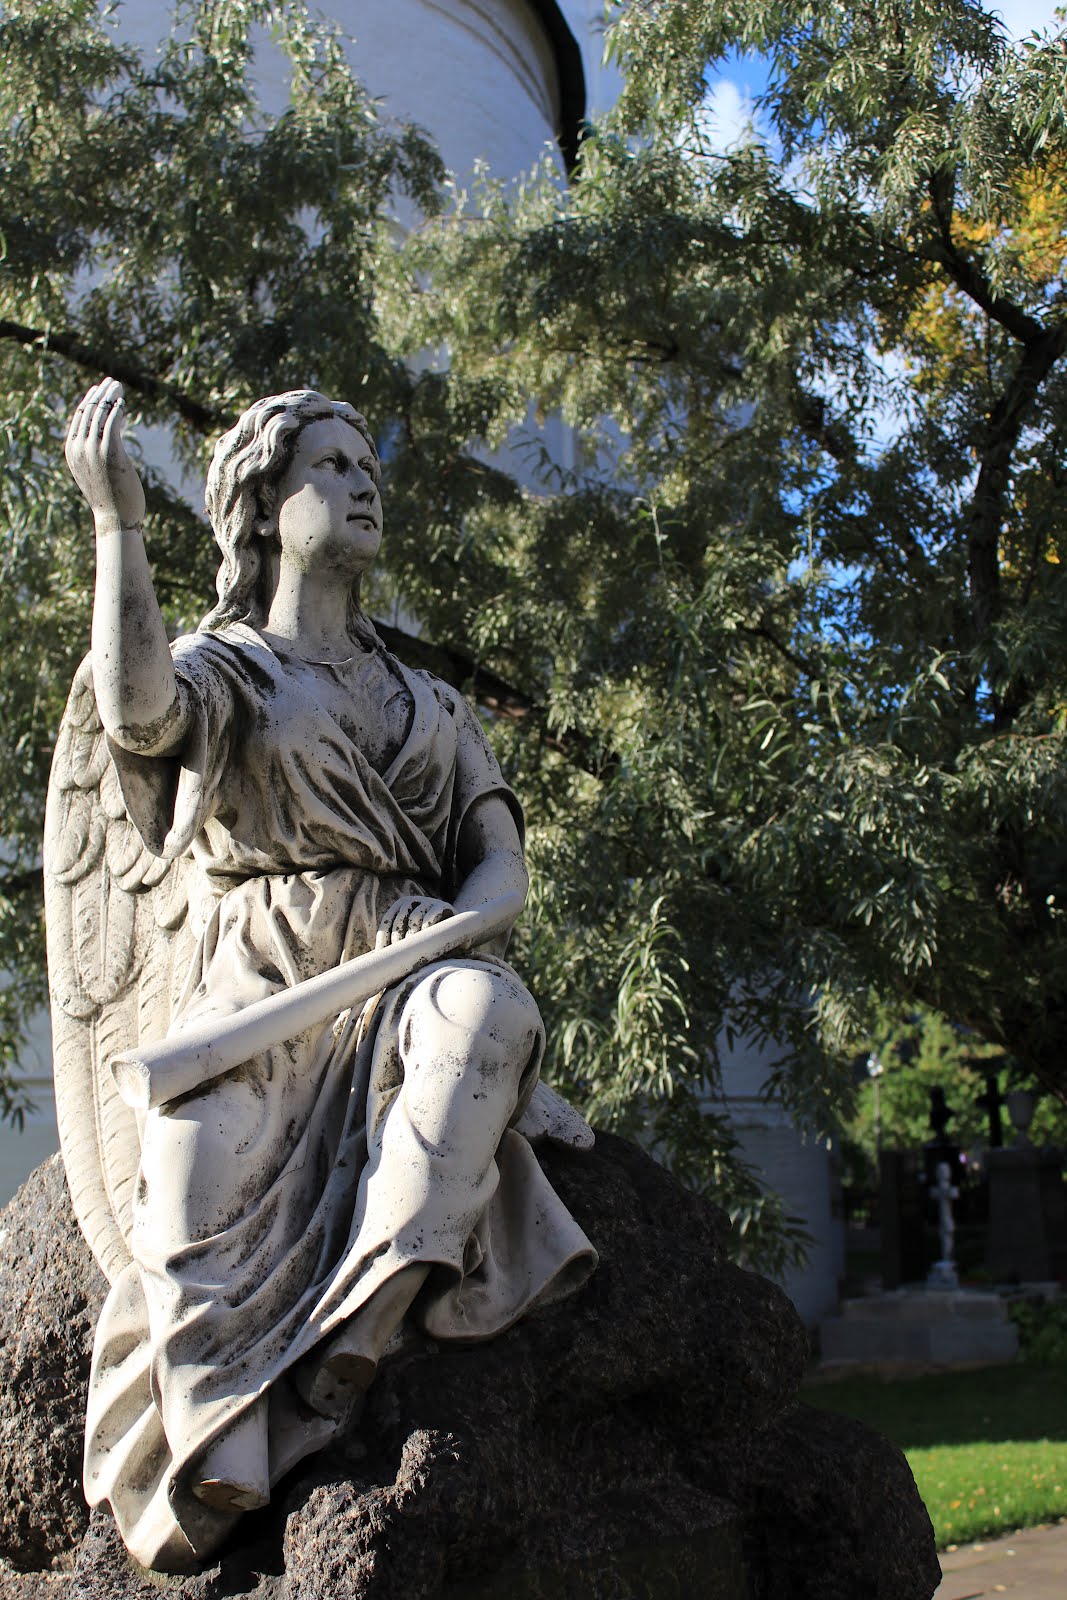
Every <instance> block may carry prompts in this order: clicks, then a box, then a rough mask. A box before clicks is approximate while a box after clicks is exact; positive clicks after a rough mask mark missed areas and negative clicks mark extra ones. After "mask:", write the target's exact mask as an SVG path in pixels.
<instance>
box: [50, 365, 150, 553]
mask: <svg viewBox="0 0 1067 1600" xmlns="http://www.w3.org/2000/svg"><path fill="white" fill-rule="evenodd" d="M125 420H126V409H125V406H124V405H123V400H122V388H121V385H120V384H118V383H116V381H115V379H114V378H105V379H104V381H103V382H102V383H97V384H94V385H93V387H92V388H91V389H90V390H89V392H88V394H87V395H86V396H85V398H84V399H83V400H82V401H81V403H80V404H79V406H78V408H77V410H76V411H75V413H74V416H73V417H72V419H71V424H70V430H69V432H68V433H67V447H66V456H67V465H68V467H69V468H70V470H71V473H72V474H73V477H74V481H75V483H76V484H77V485H78V488H79V489H80V490H81V492H82V494H83V495H84V496H85V498H86V500H88V502H89V504H90V506H91V507H92V511H93V516H94V517H95V518H96V528H97V532H98V533H109V532H113V531H115V530H117V529H118V528H139V527H140V526H141V524H142V522H143V521H144V490H143V488H142V487H141V480H140V478H139V477H138V476H137V473H136V472H135V470H134V467H133V463H132V462H131V460H130V458H129V456H128V455H127V454H126V449H125V446H124V445H123V443H122V427H123V423H124V422H125Z"/></svg>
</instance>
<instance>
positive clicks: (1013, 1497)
mask: <svg viewBox="0 0 1067 1600" xmlns="http://www.w3.org/2000/svg"><path fill="white" fill-rule="evenodd" d="M803 1398H804V1399H805V1400H806V1401H807V1403H808V1404H809V1405H813V1406H821V1407H822V1408H823V1410H825V1411H837V1412H842V1413H844V1415H846V1416H849V1417H858V1418H860V1420H861V1421H863V1422H869V1423H870V1424H871V1426H872V1427H874V1428H877V1429H878V1431H879V1432H880V1433H884V1434H885V1435H886V1436H887V1437H888V1438H890V1439H892V1440H893V1441H894V1443H896V1444H898V1445H900V1447H901V1449H902V1450H903V1451H904V1453H905V1455H906V1456H907V1458H908V1463H909V1465H910V1467H911V1470H912V1472H913V1473H914V1474H915V1481H916V1483H917V1484H918V1486H919V1493H920V1494H921V1495H922V1497H923V1499H924V1500H925V1502H926V1507H927V1510H928V1511H929V1513H930V1517H931V1520H932V1521H933V1524H934V1530H935V1532H936V1534H937V1543H938V1547H939V1548H940V1549H944V1547H945V1546H946V1545H952V1544H965V1543H967V1542H969V1541H970V1540H972V1539H982V1538H986V1537H989V1536H990V1535H994V1534H998V1533H1008V1532H1010V1531H1011V1530H1012V1529H1013V1528H1026V1527H1033V1526H1034V1524H1035V1523H1039V1522H1054V1521H1056V1519H1057V1518H1059V1517H1065V1516H1067V1367H1062V1366H1057V1367H1037V1366H1032V1365H1029V1364H1027V1365H1023V1364H1020V1365H1018V1366H1010V1367H985V1368H982V1369H981V1370H979V1371H973V1372H944V1373H933V1374H930V1375H929V1376H926V1377H921V1378H894V1379H883V1378H874V1377H848V1378H837V1379H834V1380H832V1381H830V1382H820V1383H813V1384H810V1385H808V1386H807V1387H806V1388H805V1390H804V1393H803Z"/></svg>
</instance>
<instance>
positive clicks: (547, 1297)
mask: <svg viewBox="0 0 1067 1600" xmlns="http://www.w3.org/2000/svg"><path fill="white" fill-rule="evenodd" d="M123 423H124V408H123V402H122V392H121V389H120V387H119V385H118V384H117V383H115V382H114V381H112V380H106V381H104V382H102V383H100V384H97V385H95V386H94V387H93V388H92V389H91V390H89V392H88V393H87V394H86V395H85V397H84V398H83V400H82V401H81V403H80V404H79V406H78V408H77V410H76V412H75V415H74V418H73V420H72V422H71V426H70V430H69V433H68V437H67V445H66V456H67V462H68V465H69V466H70V469H71V472H72V474H73V476H74V478H75V480H76V482H77V484H78V486H79V488H80V489H81V490H82V493H83V494H84V496H85V499H86V501H87V502H88V504H89V507H90V508H91V510H92V513H93V518H94V523H95V529H96V546H97V556H96V592H95V600H94V608H93V623H92V646H91V652H90V656H89V658H88V659H87V660H86V661H85V662H84V663H83V665H82V667H81V668H80V669H79V671H78V673H77V675H76V677H75V681H74V685H73V687H72V690H71V695H70V699H69V701H68V706H67V710H66V713H65V715H64V719H63V723H62V726H61V728H60V733H59V738H58V741H57V746H56V753H55V758H54V761H53V767H52V777H51V782H50V785H49V795H48V805H47V810H46V818H45V840H44V879H45V899H46V913H47V925H48V957H49V979H50V987H51V993H52V1002H53V1060H54V1067H55V1079H56V1103H57V1112H58V1120H59V1131H60V1140H61V1146H62V1151H63V1159H64V1163H65V1166H66V1170H67V1175H68V1179H69V1181H70V1189H71V1195H72V1199H73V1204H74V1209H75V1213H76V1215H77V1217H78V1220H79V1223H80V1224H81V1227H82V1229H83V1231H84V1233H85V1236H86V1238H87V1240H88V1242H89V1244H90V1246H91V1248H92V1250H93V1253H94V1255H95V1257H96V1259H97V1261H98V1263H99V1264H100V1267H101V1268H102V1270H103V1271H104V1273H105V1275H106V1277H107V1279H108V1281H109V1290H108V1293H107V1295H106V1297H105V1300H104V1304H103V1306H102V1307H101V1310H100V1315H99V1318H98V1321H97V1329H96V1336H95V1345H94V1356H93V1363H92V1368H91V1372H90V1380H89V1392H88V1402H87V1411H86V1424H85V1480H84V1481H85V1489H86V1495H87V1497H88V1499H89V1501H90V1503H91V1504H92V1505H101V1506H102V1505H107V1506H109V1507H110V1509H111V1510H112V1512H113V1514H114V1516H115V1518H116V1520H117V1522H118V1524H119V1527H120V1529H121V1531H122V1536H123V1539H124V1541H125V1543H126V1545H127V1547H128V1549H129V1550H130V1552H131V1554H133V1555H134V1556H135V1557H136V1558H137V1559H138V1561H140V1562H141V1563H142V1564H143V1565H144V1566H146V1567H152V1568H155V1569H157V1570H161V1571H167V1572H181V1571H187V1570H191V1569H193V1568H194V1567H195V1566H196V1565H197V1564H199V1563H202V1562H204V1561H205V1560H206V1559H208V1558H209V1557H210V1556H211V1555H212V1554H213V1552H214V1551H215V1550H216V1549H218V1548H219V1546H220V1545H221V1543H222V1542H223V1541H224V1540H225V1539H226V1537H227V1536H228V1534H229V1533H230V1532H231V1530H232V1528H233V1526H234V1524H235V1522H236V1521H237V1519H238V1518H239V1517H240V1516H241V1515H243V1514H245V1513H247V1512H250V1511H255V1510H257V1509H259V1508H261V1507H262V1506H264V1505H266V1504H267V1503H268V1502H269V1500H270V1497H271V1494H272V1492H273V1490H274V1488H275V1486H276V1485H277V1484H279V1483H280V1482H281V1481H282V1480H284V1479H285V1478H286V1476H287V1475H288V1473H289V1472H290V1471H291V1469H292V1468H293V1467H294V1466H295V1465H296V1464H297V1462H299V1461H300V1460H302V1459H304V1458H305V1457H306V1456H308V1455H310V1454H312V1453H314V1452H315V1451H316V1450H318V1449H321V1448H322V1447H323V1446H324V1445H326V1444H327V1443H328V1442H329V1441H330V1439H331V1438H333V1437H334V1435H335V1434H336V1433H337V1432H338V1431H339V1430H340V1429H342V1427H343V1425H344V1422H345V1419H346V1417H347V1415H348V1414H349V1412H350V1411H351V1410H352V1409H353V1408H354V1407H359V1406H360V1405H361V1404H362V1401H363V1397H364V1395H365V1394H366V1392H367V1391H368V1389H369V1388H370V1387H371V1386H372V1384H373V1381H374V1377H375V1373H376V1369H377V1366H378V1363H379V1361H380V1360H381V1359H382V1357H383V1355H384V1353H385V1352H386V1351H387V1350H388V1349H389V1348H391V1345H392V1342H393V1340H394V1339H395V1338H400V1337H403V1336H404V1335H405V1334H407V1333H410V1332H411V1330H413V1329H421V1330H422V1332H423V1333H424V1334H426V1335H428V1336H430V1337H432V1338H434V1339H435V1340H439V1341H442V1342H443V1343H445V1344H448V1343H450V1342H453V1341H455V1342H460V1343H463V1344H470V1343H471V1342H475V1341H478V1340H482V1339H488V1338H492V1337H494V1336H495V1335H497V1334H499V1333H501V1332H502V1331H503V1330H505V1329H507V1328H509V1327H510V1326H511V1325H512V1324H513V1323H514V1322H515V1321H516V1320H517V1319H518V1318H520V1317H522V1316H524V1315H526V1314H527V1313H528V1312H530V1311H531V1310H533V1309H534V1308H535V1307H538V1306H543V1305H545V1304H547V1303H549V1302H550V1301H552V1300H553V1299H555V1298H557V1297H559V1296H560V1295H563V1294H567V1293H569V1292H572V1291H573V1290H574V1289H575V1288H576V1287H577V1286H578V1285H579V1284H580V1283H581V1282H583V1281H584V1279H585V1278H586V1277H588V1275H589V1273H590V1272H591V1271H592V1270H593V1268H594V1267H595V1264H596V1252H595V1249H594V1248H593V1245H592V1244H591V1242H590V1241H589V1239H588V1238H587V1237H586V1236H585V1235H584V1234H583V1233H582V1232H581V1230H580V1229H579V1228H578V1226H577V1225H576V1224H575V1223H574V1221H573V1219H572V1218H571V1217H570V1215H569V1214H568V1213H567V1211H566V1208H565V1207H564V1206H563V1205H562V1203H561V1202H560V1201H559V1199H558V1197H557V1196H556V1195H555V1194H554V1193H553V1191H552V1189H551V1186H550V1185H549V1183H548V1181H547V1180H546V1178H545V1176H544V1173H543V1172H542V1170H541V1168H540V1167H539V1165H538V1163H537V1161H536V1159H535V1157H534V1155H533V1151H532V1144H531V1140H534V1139H536V1138H538V1137H541V1136H546V1137H548V1138H550V1139H551V1138H556V1139H562V1140H563V1141H564V1142H565V1143H568V1144H571V1145H575V1144H576V1145H578V1146H582V1145H586V1146H588V1145H589V1144H591V1142H592V1133H591V1130H590V1129H589V1128H588V1127H587V1126H585V1124H584V1123H583V1122H582V1120H581V1119H580V1118H579V1117H578V1116H577V1114H576V1113H574V1112H573V1111H571V1110H570V1108H568V1107H566V1106H565V1105H563V1103H562V1102H561V1101H559V1100H558V1098H556V1097H553V1096H552V1095H551V1094H550V1093H549V1092H548V1091H546V1090H545V1089H544V1088H543V1086H541V1085H539V1083H538V1075H539V1070H540V1063H541V1057H542V1054H543V1050H544V1043H545V1039H544V1028H543V1025H542V1022H541V1018H540V1015H539V1013H538V1010H537V1006H536V1003H535V1001H534V999H533V997H532V996H531V995H530V994H529V993H528V991H527V990H526V988H525V987H524V985H523V983H522V982H521V980H520V978H519V976H518V974H517V973H516V972H515V971H514V970H513V969H512V968H510V967H509V966H508V965H507V963H506V962H505V960H504V959H503V958H504V954H505V950H506V946H507V940H508V936H509V934H510V931H511V927H512V925H513V923H514V921H515V918H516V917H517V916H518V914H519V912H520V911H521V909H522V906H523V904H524V901H525V896H526V891H527V888H528V879H527V875H526V869H525V865H524V863H523V855H522V827H523V824H522V812H521V809H520V807H519V804H518V801H517V800H516V798H515V796H514V795H513V794H512V793H511V791H510V789H509V788H508V786H507V784H506V782H505V780H504V777H503V775H502V773H501V771H500V768H499V766H498V765H497V762H496V759H495V757H494V755H493V753H492V750H491V749H490V747H489V745H488V743H487V741H486V739H485V737H484V735H483V733H482V731H481V728H480V725H479V723H478V720H477V718H476V717H475V715H474V713H473V712H472V710H471V708H470V707H469V706H468V705H467V704H466V702H465V701H464V700H463V698H462V696H461V695H458V694H457V693H456V692H455V691H454V690H453V689H451V688H450V687H449V686H448V685H447V684H445V683H443V682H441V681H440V680H438V679H435V678H433V677H432V676H431V675H429V674H426V673H417V672H412V671H411V670H409V669H408V668H407V667H406V666H405V665H404V664H403V663H402V662H400V661H399V660H398V659H397V658H396V657H394V656H393V655H392V654H391V653H390V652H389V651H388V650H387V649H386V648H385V646H384V645H383V643H382V641H381V639H380V638H379V637H378V635H377V633H376V631H375V629H374V627H373V625H372V623H371V622H370V620H369V619H368V617H367V616H366V615H365V613H364V612H363V610H362V609H361V606H360V586H361V583H362V580H363V578H364V576H365V574H366V572H367V570H368V568H369V567H370V565H371V563H372V562H373V560H374V558H375V556H376V554H377V552H378V548H379V545H380V543H381V538H382V504H381V497H380V495H379V492H378V480H379V475H380V473H379V463H378V457H377V453H376V451H375V447H374V442H373V439H372V437H371V435H370V431H369V428H368V425H367V422H366V420H365V419H364V418H363V417H361V416H360V415H359V413H358V412H356V411H355V410H353V408H352V407H351V406H349V405H346V404H344V403H336V402H333V401H330V400H328V399H326V398H325V397H324V396H323V395H321V394H318V393H316V392H314V391H309V390H297V391H292V392H289V393H286V394H283V395H275V396H269V397H267V398H266V399H264V400H261V401H258V402H256V403H255V404H254V405H252V406H251V407H249V409H248V410H247V411H246V412H245V413H244V414H243V415H242V417H241V418H240V419H239V420H238V422H237V423H236V424H235V425H234V427H233V428H232V429H231V430H230V431H229V432H228V433H226V434H225V435H224V436H223V438H222V439H220V441H219V443H218V445H217V447H216V450H215V453H214V457H213V459H212V463H211V467H210V470H209V472H208V478H207V486H206V503H207V509H208V514H209V519H210V522H211V531H212V533H213V534H214V537H215V540H216V543H217V545H218V547H219V552H220V554H221V557H222V561H221V566H220V568H219V576H218V584H217V587H218V595H219V599H218V604H217V605H216V606H215V607H214V608H213V609H212V610H211V612H210V613H209V614H208V615H207V616H206V617H205V618H204V619H203V621H202V623H201V625H200V627H199V628H198V629H197V631H196V632H195V633H193V634H190V635H187V636H184V637H182V638H180V639H178V640H176V641H174V642H173V643H171V641H169V639H168V637H167V633H166V629H165V626H164V623H163V619H162V616H161V614H160V611H159V607H158V605H157V603H156V597H155V594H154V591H153V587H152V579H151V573H150V568H149V562H148V557H147V553H146V549H145V544H144V539H143V535H142V523H143V521H144V516H145V497H144V492H143V489H142V486H141V483H140V481H139V479H138V476H137V473H136V471H135V470H134V467H133V465H132V463H131V461H130V459H129V457H128V455H127V453H126V450H125V448H124V445H123V442H122V429H123ZM465 921H466V922H468V923H472V924H473V926H468V927H467V931H466V934H465V935H464V943H463V944H462V945H461V946H460V947H458V948H455V949H452V948H445V947H444V946H443V945H441V944H440V941H442V940H444V941H446V943H448V944H451V943H452V942H453V941H454V936H455V935H456V933H457V931H458V930H459V928H460V927H461V925H462V924H463V923H464V922H465ZM427 942H429V944H431V945H432V946H433V947H434V948H433V950H432V951H427V950H426V949H425V948H423V946H425V945H426V943H427ZM386 958H388V959H387V960H386ZM383 960H386V964H387V966H388V967H389V971H388V972H386V973H385V974H382V973H381V972H380V971H379V967H380V964H381V962H382V961H383ZM368 963H370V965H371V966H372V967H373V969H374V970H373V972H372V973H371V974H369V975H368V970H367V968H368ZM342 974H343V975H346V976H345V982H346V984H347V982H348V980H349V979H352V982H353V985H354V986H353V987H352V988H351V989H350V990H349V989H348V988H346V989H345V992H344V993H343V994H336V993H335V992H334V985H335V984H336V982H337V981H338V980H339V979H340V977H341V976H342ZM324 984H326V985H327V986H328V987H329V988H330V994H329V997H328V1001H329V1003H328V1004H326V1005H323V1004H322V988H323V985H324ZM313 995H314V996H315V997H317V998H315V1000H314V1003H313V1002H312V996H313ZM294 1005H295V1006H296V1009H295V1010H294ZM253 1019H255V1025H253Z"/></svg>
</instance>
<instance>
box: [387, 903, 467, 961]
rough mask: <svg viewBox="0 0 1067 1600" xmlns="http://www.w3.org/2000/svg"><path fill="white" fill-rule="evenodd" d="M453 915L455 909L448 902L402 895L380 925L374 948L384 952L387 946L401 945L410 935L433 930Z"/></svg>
mask: <svg viewBox="0 0 1067 1600" xmlns="http://www.w3.org/2000/svg"><path fill="white" fill-rule="evenodd" d="M452 915H453V909H452V907H451V906H450V905H449V903H448V901H447V900H434V899H431V898H430V897H429V896H423V895H415V894H405V895H401V897H400V899H399V900H394V901H393V903H392V905H391V906H390V907H389V909H388V911H387V912H386V913H385V915H384V917H383V918H382V920H381V922H380V923H379V924H378V934H377V937H376V939H375V941H374V948H375V949H376V950H384V948H385V946H386V945H387V944H399V943H400V941H401V939H405V938H407V936H408V934H409V933H418V932H419V931H420V930H421V929H422V928H432V927H433V926H434V924H435V923H438V922H444V921H445V919H446V917H450V916H452Z"/></svg>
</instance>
